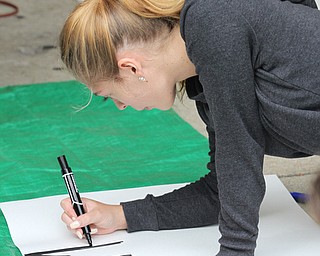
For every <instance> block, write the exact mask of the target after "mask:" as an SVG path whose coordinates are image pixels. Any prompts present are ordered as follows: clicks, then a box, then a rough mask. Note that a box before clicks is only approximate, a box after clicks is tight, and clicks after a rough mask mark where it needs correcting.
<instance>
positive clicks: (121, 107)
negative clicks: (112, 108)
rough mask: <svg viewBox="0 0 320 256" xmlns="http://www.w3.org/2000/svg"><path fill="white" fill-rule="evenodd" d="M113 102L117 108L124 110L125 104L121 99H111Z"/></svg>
mask: <svg viewBox="0 0 320 256" xmlns="http://www.w3.org/2000/svg"><path fill="white" fill-rule="evenodd" d="M113 102H114V104H116V106H117V108H118V109H119V110H124V109H125V108H126V107H127V106H126V105H125V104H123V103H122V102H121V101H118V100H115V99H113Z"/></svg>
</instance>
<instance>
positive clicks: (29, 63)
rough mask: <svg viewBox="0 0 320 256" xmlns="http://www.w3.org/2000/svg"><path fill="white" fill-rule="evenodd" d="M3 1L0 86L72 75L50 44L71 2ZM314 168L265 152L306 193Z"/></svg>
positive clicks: (196, 123)
mask: <svg viewBox="0 0 320 256" xmlns="http://www.w3.org/2000/svg"><path fill="white" fill-rule="evenodd" d="M8 1H9V2H11V3H13V4H15V5H17V6H18V7H19V13H18V14H17V15H15V16H12V17H6V18H0V86H7V85H21V84H32V83H42V82H51V81H62V80H72V79H73V77H72V76H71V75H70V74H69V73H67V72H66V71H65V70H61V69H60V68H61V67H62V64H61V62H60V60H59V52H58V49H57V48H56V45H57V41H58V40H57V39H58V34H59V31H60V29H61V27H62V24H63V22H64V20H65V19H66V17H67V14H68V13H69V12H70V11H71V10H72V9H73V7H74V6H75V4H77V1H75V0H58V1H57V0H45V1H41V0H27V1H26V0H8ZM317 2H318V3H320V0H317ZM319 6H320V5H319ZM7 11H10V9H9V8H7V7H5V6H2V5H0V14H1V13H4V12H7ZM174 109H175V110H176V111H177V113H178V114H179V115H180V116H181V117H182V118H184V119H185V120H186V121H187V122H189V123H190V124H191V125H192V126H193V127H194V128H195V129H196V130H198V131H199V132H200V133H201V134H203V135H204V136H206V132H205V127H204V126H203V123H202V122H201V121H200V119H199V117H198V115H197V113H196V111H195V107H194V104H193V102H191V101H189V100H188V99H185V100H184V101H183V103H181V102H179V101H178V100H177V101H176V103H175V105H174ZM319 171H320V157H318V156H314V157H309V158H304V159H290V160H289V159H282V158H277V157H269V156H266V157H265V168H264V173H265V174H277V175H278V176H279V177H280V179H281V181H282V182H283V183H284V185H285V186H286V187H287V189H288V190H289V191H300V192H308V188H309V184H310V182H311V181H312V179H313V177H314V174H315V173H316V172H319ZM305 209H306V208H305ZM306 210H307V211H308V209H306Z"/></svg>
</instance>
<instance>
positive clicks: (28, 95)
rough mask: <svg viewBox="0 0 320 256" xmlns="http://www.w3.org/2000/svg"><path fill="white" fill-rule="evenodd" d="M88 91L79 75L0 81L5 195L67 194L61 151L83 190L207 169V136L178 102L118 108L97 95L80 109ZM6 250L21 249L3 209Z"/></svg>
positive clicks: (178, 178)
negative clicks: (172, 106)
mask: <svg viewBox="0 0 320 256" xmlns="http://www.w3.org/2000/svg"><path fill="white" fill-rule="evenodd" d="M89 98H90V93H89V91H88V90H87V89H86V88H85V87H84V86H83V85H82V84H80V83H78V82H75V81H67V82H59V83H46V84H34V85H25V86H8V87H3V88H0V202H5V201H13V200H22V199H31V198H37V197H43V196H50V195H57V194H66V193H67V192H66V188H65V185H64V182H63V180H62V178H61V175H60V168H59V165H58V162H57V156H60V155H62V154H65V155H66V157H67V159H68V162H69V164H70V166H71V167H72V169H73V171H74V175H75V177H76V180H77V185H78V187H79V189H80V191H81V192H89V191H99V190H109V189H122V188H129V187H139V186H147V185H157V184H169V183H179V182H188V181H194V180H196V179H198V178H199V177H200V176H203V175H204V174H205V173H206V172H207V170H206V163H207V161H208V160H209V158H208V156H207V152H208V146H207V139H206V138H204V137H203V136H202V135H200V134H199V133H198V132H197V131H195V130H194V129H193V128H192V127H191V126H190V125H189V124H187V123H186V122H184V121H183V120H182V119H181V118H180V117H179V116H178V115H177V114H176V113H175V112H174V111H173V110H169V111H158V110H152V111H140V112H139V111H135V110H134V109H130V108H128V109H126V110H125V111H119V110H118V109H117V108H116V107H115V105H114V104H113V102H112V101H106V102H104V101H103V100H102V99H101V98H99V97H93V99H92V102H91V103H90V105H89V106H88V107H87V108H85V109H83V110H81V111H79V112H77V111H76V110H75V108H79V107H81V106H83V105H85V104H86V103H87V102H88V100H89ZM57 218H60V216H57ZM26 221H27V220H26ZM26 235H28V234H26ZM44 235H45V234H44ZM8 255H21V254H20V252H19V250H18V249H17V248H16V247H15V246H14V244H13V242H12V239H11V237H10V234H9V230H8V227H7V224H6V222H5V219H4V216H3V214H2V212H0V256H8Z"/></svg>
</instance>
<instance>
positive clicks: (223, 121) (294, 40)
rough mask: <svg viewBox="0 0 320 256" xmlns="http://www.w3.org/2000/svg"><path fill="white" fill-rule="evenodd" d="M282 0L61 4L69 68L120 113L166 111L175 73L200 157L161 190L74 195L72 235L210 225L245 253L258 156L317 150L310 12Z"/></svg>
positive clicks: (315, 56)
mask: <svg viewBox="0 0 320 256" xmlns="http://www.w3.org/2000/svg"><path fill="white" fill-rule="evenodd" d="M292 2H295V3H292ZM292 2H289V1H280V0H247V1H240V0H228V1H226V0H223V1H222V0H162V1H160V0H88V1H85V2H84V3H82V4H80V5H79V6H78V7H77V8H76V9H75V10H74V11H73V12H72V13H71V15H70V16H69V18H68V19H67V21H66V23H65V26H64V28H63V30H62V32H61V36H60V47H61V57H62V60H63V62H64V63H65V64H66V66H67V68H68V69H69V70H71V72H72V73H73V74H74V75H75V77H76V78H77V79H79V80H80V81H81V82H83V83H85V84H86V85H87V86H88V88H89V89H90V90H91V91H92V93H94V94H95V95H99V96H102V97H105V98H111V99H112V100H113V101H114V102H115V104H116V105H117V107H118V108H119V109H120V110H122V109H125V108H126V107H127V106H131V107H133V108H135V109H137V110H143V109H152V108H158V109H162V110H166V109H169V108H170V107H171V106H172V104H173V102H174V99H175V95H176V83H179V82H181V81H186V83H185V88H186V91H187V94H188V96H189V97H190V98H191V99H193V100H195V101H196V105H197V109H198V112H199V114H200V116H201V117H202V119H203V121H204V122H205V123H206V125H207V131H208V135H209V146H210V153H209V155H210V159H211V161H210V163H209V164H208V169H209V170H210V172H209V173H208V174H207V175H206V176H205V177H203V178H201V179H200V180H199V181H197V182H195V183H192V184H191V185H189V186H186V187H184V188H182V189H180V190H177V191H174V192H172V193H169V194H167V195H164V196H161V197H153V196H147V197H146V198H145V199H143V200H137V201H133V202H126V203H123V204H121V205H107V204H103V203H100V202H95V201H92V200H85V204H86V207H87V211H88V212H87V214H84V215H82V216H81V217H78V218H76V215H75V213H74V211H73V210H72V207H71V205H70V201H69V200H67V199H66V200H64V201H62V203H61V205H62V207H63V209H64V213H63V215H62V219H63V221H64V222H65V223H66V224H67V226H68V227H69V228H70V229H71V230H72V231H73V232H75V233H77V234H78V236H79V237H82V231H81V229H80V227H82V226H86V225H88V224H90V225H91V227H93V228H94V230H95V232H97V233H98V234H106V233H110V232H113V231H115V230H118V229H127V230H128V232H132V231H136V230H159V229H174V228H189V227H199V226H204V225H210V224H219V228H220V232H221V235H222V236H221V239H220V240H219V242H220V245H221V246H220V251H219V253H218V255H219V256H227V255H228V256H231V255H254V250H255V247H256V239H257V236H258V228H257V225H258V220H259V208H260V204H261V201H262V199H263V196H264V193H265V183H264V177H263V172H262V170H263V158H264V154H269V155H274V156H282V157H303V156H309V155H318V154H319V153H320V133H319V132H318V131H319V128H320V112H319V111H320V96H319V95H320V73H319V71H320V48H319V43H320V13H319V11H318V10H316V9H315V8H316V4H315V2H313V1H292Z"/></svg>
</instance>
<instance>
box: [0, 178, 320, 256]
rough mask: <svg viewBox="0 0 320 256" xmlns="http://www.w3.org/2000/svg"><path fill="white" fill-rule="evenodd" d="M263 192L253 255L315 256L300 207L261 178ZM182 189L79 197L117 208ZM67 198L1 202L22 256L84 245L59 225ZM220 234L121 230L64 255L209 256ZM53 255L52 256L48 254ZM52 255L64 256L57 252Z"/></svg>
mask: <svg viewBox="0 0 320 256" xmlns="http://www.w3.org/2000/svg"><path fill="white" fill-rule="evenodd" d="M266 183H267V193H266V196H265V199H264V201H263V203H262V206H261V213H260V224H259V229H260V233H259V238H258V246H257V249H256V254H255V255H257V256H270V255H272V256H301V255H304V256H309V255H310V256H311V255H312V256H314V255H315V252H319V251H320V228H319V226H318V225H317V224H316V223H315V222H314V221H313V220H312V219H311V218H310V217H309V216H308V215H307V214H306V213H305V212H304V211H303V210H302V209H301V208H300V207H299V205H298V204H297V203H296V202H295V201H294V200H293V198H292V197H291V195H290V194H289V192H288V191H287V190H286V188H285V187H284V186H283V185H282V183H281V182H280V180H279V179H278V178H277V177H276V176H273V175H268V176H266ZM184 185H185V184H174V185H163V186H150V187H143V188H134V189H124V190H113V191H103V192H92V193H84V194H83V195H82V196H84V197H89V198H92V199H95V200H98V201H103V202H106V203H110V204H116V203H119V202H123V201H128V200H133V199H138V198H144V197H145V196H146V195H147V194H154V195H161V194H164V193H166V192H169V191H172V190H173V189H175V188H178V187H181V186H184ZM66 196H67V195H62V196H52V197H45V198H38V199H32V200H22V201H13V202H6V203H1V204H0V208H1V209H2V211H3V213H4V215H5V218H6V220H7V223H8V226H9V230H10V233H11V236H12V239H13V241H14V243H15V245H16V246H17V247H18V248H19V249H20V251H21V252H22V253H23V254H27V253H32V252H39V251H48V250H55V249H63V248H70V247H77V246H85V245H87V242H86V240H85V239H83V240H79V239H78V238H76V237H75V236H74V235H73V234H71V232H69V231H68V230H67V229H66V227H65V225H64V224H63V223H62V221H61V220H60V215H61V213H62V209H61V208H60V201H61V200H62V199H63V198H65V197H66ZM219 238H220V233H219V230H218V227H217V226H210V227H204V228H194V229H182V230H169V231H156V232H152V231H142V232H135V233H130V234H128V233H127V232H126V231H119V232H115V233H113V234H110V235H103V236H93V244H94V245H99V244H105V243H111V242H116V241H123V242H122V243H121V244H118V245H112V246H108V247H101V248H94V249H88V250H80V251H73V252H68V253H67V254H68V255H77V256H78V255H80V256H81V255H86V256H87V255H95V256H99V255H104V256H119V255H125V254H132V255H133V256H150V255H153V256H157V255H159V256H160V255H161V256H163V255H166V256H170V255H174V256H180V255H181V256H182V255H183V256H188V255H190V256H191V255H192V256H194V255H197V256H201V255H203V256H209V255H210V256H212V255H215V254H216V253H217V252H218V251H219V244H218V239H219ZM51 255H52V254H51ZM54 255H66V252H64V253H56V254H54Z"/></svg>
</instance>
